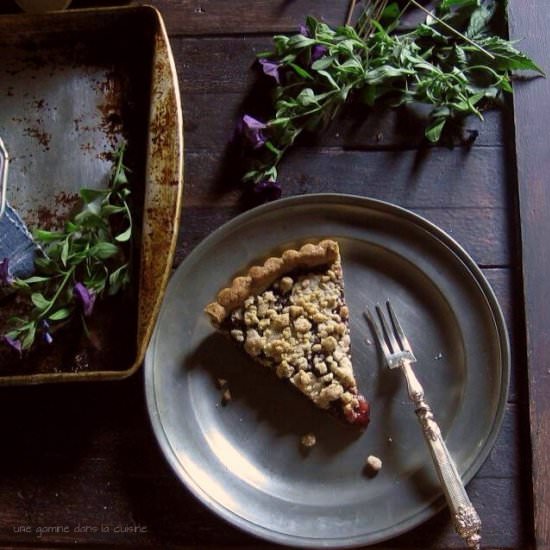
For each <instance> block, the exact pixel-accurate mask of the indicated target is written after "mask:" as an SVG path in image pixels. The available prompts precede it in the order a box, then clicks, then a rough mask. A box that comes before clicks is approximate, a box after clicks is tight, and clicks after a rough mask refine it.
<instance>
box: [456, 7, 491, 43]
mask: <svg viewBox="0 0 550 550" xmlns="http://www.w3.org/2000/svg"><path fill="white" fill-rule="evenodd" d="M496 8H497V5H496V2H495V1H494V0H484V1H483V2H482V3H481V4H480V6H479V8H477V9H476V10H475V11H474V12H473V13H472V15H471V17H470V23H469V24H468V28H467V29H466V32H465V33H464V34H465V35H466V36H467V37H468V38H474V39H475V38H478V37H480V36H481V35H483V34H485V33H486V32H487V31H488V30H489V23H490V22H491V19H492V18H493V16H494V15H495V11H496Z"/></svg>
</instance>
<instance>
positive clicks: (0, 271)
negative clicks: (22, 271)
mask: <svg viewBox="0 0 550 550" xmlns="http://www.w3.org/2000/svg"><path fill="white" fill-rule="evenodd" d="M12 283H13V277H11V275H10V261H9V260H8V258H4V259H3V260H2V261H1V262H0V286H2V285H8V286H9V285H11V284H12Z"/></svg>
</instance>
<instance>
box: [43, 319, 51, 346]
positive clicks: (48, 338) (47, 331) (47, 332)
mask: <svg viewBox="0 0 550 550" xmlns="http://www.w3.org/2000/svg"><path fill="white" fill-rule="evenodd" d="M41 328H42V339H43V340H44V342H46V344H51V343H52V342H53V336H52V335H51V334H50V323H48V321H46V319H42V322H41Z"/></svg>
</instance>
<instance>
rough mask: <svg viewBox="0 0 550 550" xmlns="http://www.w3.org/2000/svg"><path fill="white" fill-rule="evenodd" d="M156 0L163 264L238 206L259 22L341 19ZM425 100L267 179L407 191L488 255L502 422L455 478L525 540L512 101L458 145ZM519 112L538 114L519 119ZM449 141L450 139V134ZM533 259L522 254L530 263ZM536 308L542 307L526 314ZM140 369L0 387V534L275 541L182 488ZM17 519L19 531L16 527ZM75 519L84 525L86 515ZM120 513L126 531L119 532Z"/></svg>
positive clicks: (114, 541) (527, 192) (44, 540)
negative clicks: (168, 210)
mask: <svg viewBox="0 0 550 550" xmlns="http://www.w3.org/2000/svg"><path fill="white" fill-rule="evenodd" d="M534 1H535V3H536V4H537V6H538V8H539V10H538V13H537V15H536V18H537V19H535V16H531V15H530V13H529V11H530V9H531V8H529V9H528V7H527V5H526V4H524V3H523V2H521V0H512V1H511V10H512V12H513V13H512V15H513V17H512V23H513V25H514V27H513V31H514V33H515V36H518V37H524V36H529V35H534V36H537V37H538V36H546V35H547V34H548V31H547V30H546V29H550V24H549V23H550V21H549V20H548V19H549V18H550V16H549V15H548V12H547V10H543V9H542V8H544V7H545V4H544V2H543V0H534ZM77 2H80V5H89V4H90V3H91V1H90V0H75V3H77ZM103 3H108V2H103ZM152 3H153V4H154V5H155V6H157V7H158V8H159V9H160V10H161V12H162V13H163V15H164V18H165V21H166V23H167V25H168V28H169V30H170V32H171V42H172V47H173V51H174V55H175V61H176V66H177V69H178V73H179V79H180V85H181V90H182V100H183V108H184V116H185V121H186V130H185V138H186V159H185V160H186V172H185V174H186V176H185V177H186V186H185V193H184V208H183V212H182V215H183V217H182V227H181V232H180V237H179V242H178V252H177V258H176V265H177V264H179V263H180V262H181V261H183V260H184V258H185V257H186V256H187V254H188V253H189V252H190V251H191V250H192V249H193V248H194V247H195V246H196V245H197V244H198V242H200V241H201V240H202V239H203V238H204V237H206V236H207V235H208V234H209V233H210V232H211V231H213V230H214V229H216V228H217V227H219V226H220V225H221V224H222V223H224V222H225V221H227V220H229V219H231V218H232V217H234V216H235V215H237V214H238V213H240V212H242V211H244V210H245V209H247V208H248V207H249V206H250V203H248V202H246V200H243V195H242V187H240V185H239V184H238V180H237V177H236V174H237V171H236V169H235V168H236V161H235V157H234V156H233V154H234V151H233V150H232V149H231V148H230V147H228V143H229V142H230V140H231V137H232V134H233V128H234V124H235V121H236V120H237V118H238V117H239V115H240V114H241V113H242V112H243V111H246V110H250V112H251V113H252V114H255V115H257V116H264V115H267V113H265V111H263V110H262V109H263V107H262V105H263V104H265V97H266V94H268V93H269V85H268V82H267V81H266V80H263V81H262V80H259V79H258V76H259V75H258V73H257V71H256V70H255V69H254V68H253V66H252V65H253V62H254V58H255V54H256V53H257V52H259V51H261V50H264V49H267V48H269V47H270V45H271V38H270V35H271V34H272V33H274V32H294V31H295V30H296V29H297V27H298V25H299V24H300V23H301V22H303V19H304V15H305V14H306V13H313V14H317V15H322V16H323V17H324V18H325V19H326V20H327V21H329V22H335V23H338V22H341V21H342V20H343V18H344V16H345V12H346V9H347V2H334V1H331V0H300V1H299V2H298V1H296V0H252V1H250V0H247V1H246V2H244V1H243V0H231V1H227V0H155V1H154V2H152ZM541 14H543V16H542V17H541ZM523 46H526V47H529V48H532V53H534V54H536V56H537V59H538V60H539V61H542V60H543V59H545V57H544V52H545V51H546V50H547V47H546V46H545V42H544V41H542V40H540V39H539V38H535V39H531V40H527V41H524V42H523V43H522V47H523ZM541 85H542V84H541V83H536V89H534V91H532V90H533V85H532V84H529V85H527V86H525V87H523V88H521V89H518V92H517V93H518V95H517V98H516V99H517V101H516V105H515V109H516V113H517V122H516V123H517V125H518V135H519V136H520V137H521V139H519V140H518V144H523V145H522V147H518V158H519V159H520V190H521V189H523V191H522V192H523V193H524V195H523V196H520V198H522V203H521V205H522V217H523V216H527V219H528V220H530V221H529V223H530V225H528V227H527V229H526V233H524V235H523V240H524V244H523V246H524V257H525V259H526V261H528V262H531V263H530V264H529V265H532V266H533V267H534V268H537V269H539V271H538V272H537V273H531V272H530V271H529V273H530V277H531V278H530V279H529V285H528V287H527V296H528V303H527V307H528V311H531V313H530V316H528V318H529V319H530V324H529V325H528V328H529V330H530V331H531V332H530V335H531V334H532V336H531V338H533V340H532V341H531V343H530V346H531V347H530V356H529V357H530V360H531V365H532V364H533V361H534V360H536V364H537V365H539V366H538V370H535V371H532V372H534V373H535V374H534V375H532V384H534V385H538V386H540V387H539V388H537V387H535V388H534V389H533V392H532V395H534V396H535V397H536V399H537V401H536V402H535V403H534V404H533V405H532V418H533V434H534V435H533V441H534V444H535V447H534V448H535V450H536V452H537V453H538V454H536V455H535V459H536V460H535V486H536V487H538V488H539V493H538V497H537V506H538V508H537V533H538V534H539V542H540V548H544V547H545V546H544V544H546V542H547V539H544V536H545V533H546V532H547V529H548V525H547V523H548V521H549V520H547V519H546V518H547V517H548V516H549V515H550V514H548V512H547V509H546V508H545V506H546V505H545V501H544V500H541V499H546V501H547V500H548V497H549V496H550V490H549V489H548V485H547V483H548V479H549V475H548V473H547V472H546V471H545V470H544V469H545V468H546V466H545V465H544V460H543V458H544V456H545V453H546V455H547V454H548V451H549V450H550V449H548V444H547V443H546V442H545V440H544V438H545V437H548V435H550V434H549V431H548V425H549V423H548V422H547V419H548V415H550V412H549V411H550V405H547V404H548V403H549V400H548V398H547V397H545V396H547V395H550V389H549V388H548V387H547V383H548V377H547V374H546V369H545V368H544V367H543V366H542V365H543V362H542V361H543V358H544V357H545V356H547V355H545V354H547V353H548V351H550V350H548V349H547V347H548V344H543V342H544V340H543V339H546V340H545V341H546V342H548V341H550V339H549V338H548V336H549V335H548V334H547V331H548V329H547V328H546V327H548V326H549V325H550V323H548V321H549V319H548V318H547V316H548V315H549V314H548V313H547V312H544V311H543V308H544V306H545V303H546V301H545V300H544V299H541V296H543V297H545V296H547V295H550V292H548V291H547V290H545V288H546V287H545V284H544V283H545V282H544V281H543V280H542V281H541V279H543V277H544V273H545V272H544V269H541V267H544V266H545V265H547V264H546V263H545V262H547V256H548V252H547V251H546V248H545V236H546V235H547V234H549V231H548V230H549V229H550V228H548V227H547V224H548V221H546V220H545V219H544V217H545V215H547V212H548V205H549V204H550V202H548V200H549V197H548V191H547V190H546V187H545V182H546V176H545V174H548V173H550V171H549V169H550V166H547V164H548V162H550V161H547V160H545V161H544V162H543V160H541V159H550V155H549V154H548V151H547V148H548V147H549V145H548V143H550V140H546V139H540V137H541V136H544V130H545V129H546V128H548V127H550V120H549V119H548V117H549V116H550V115H548V113H547V112H546V111H544V114H543V115H541V114H540V110H538V111H537V110H535V109H534V108H533V106H534V105H544V104H546V103H547V99H546V98H547V97H548V95H547V94H548V92H547V91H544V92H543V91H540V89H539V86H541ZM546 85H547V84H544V86H546ZM537 90H539V91H537ZM544 90H546V88H544ZM533 94H534V95H533ZM538 94H541V95H538ZM545 94H546V95H545ZM423 116H424V115H423V113H422V109H420V110H410V111H403V112H399V113H391V112H390V113H382V112H370V113H361V112H358V111H352V112H345V113H343V114H342V116H341V118H340V119H339V121H338V123H337V125H334V126H333V127H331V128H329V129H328V130H327V131H326V132H325V133H324V134H323V135H321V136H319V137H312V136H306V137H305V138H303V139H300V140H299V143H298V145H297V147H296V148H295V149H294V152H292V153H291V154H290V155H289V156H288V159H286V160H285V162H284V164H283V165H282V166H281V182H282V183H283V185H284V193H285V195H286V196H290V195H295V194H299V193H311V192H322V191H325V192H327V191H330V192H334V191H337V192H345V193H354V194H359V195H364V196H371V197H374V198H378V199H382V200H386V201H390V202H395V203H397V204H400V205H402V206H405V207H407V208H411V209H412V210H413V211H415V212H417V213H419V214H421V215H423V216H425V217H427V218H428V219H430V220H431V221H433V222H434V223H436V224H438V225H440V226H441V227H442V228H443V229H445V230H447V231H448V232H449V233H450V234H451V235H453V236H454V237H455V238H456V239H457V240H458V241H459V243H460V244H462V245H463V246H464V247H465V248H466V250H467V251H468V252H470V253H471V254H472V255H473V256H474V258H475V259H476V261H477V262H479V264H480V265H482V266H485V269H484V273H485V275H486V277H487V278H488V280H489V282H490V284H491V285H492V287H493V289H494V291H495V293H496V295H497V298H498V300H499V303H500V304H501V306H502V308H503V312H504V315H505V318H506V323H507V326H508V329H509V332H510V337H511V342H512V354H513V358H512V381H511V387H510V394H509V401H508V405H507V408H506V413H505V417H504V425H503V429H502V431H501V433H500V435H499V437H498V440H497V443H496V445H495V447H494V449H493V450H492V452H491V454H490V456H489V458H488V460H487V462H486V463H485V464H484V465H483V467H482V468H481V470H480V472H479V473H478V475H477V476H476V477H475V478H474V480H473V481H472V482H471V483H470V485H469V492H470V495H471V497H472V500H473V502H474V504H475V505H476V507H477V508H478V510H479V511H480V514H481V517H482V520H483V524H484V530H483V536H484V548H498V549H521V550H523V549H527V548H528V547H529V544H530V541H531V536H532V526H531V517H530V514H531V509H530V506H529V501H530V484H529V475H530V457H529V455H528V453H526V452H525V449H526V448H527V447H528V444H529V429H528V428H529V426H528V422H527V417H526V414H525V413H526V393H525V391H524V382H523V381H524V368H525V359H524V356H523V354H522V351H523V342H524V340H525V334H524V332H523V325H522V317H521V315H518V310H519V309H520V306H521V293H520V292H518V290H517V289H518V288H520V287H521V273H520V269H519V268H520V264H519V257H518V255H517V253H516V243H517V240H518V238H519V233H518V229H517V225H516V221H517V220H516V210H515V205H514V193H515V185H516V180H515V177H513V175H514V173H515V172H514V163H513V161H514V158H513V155H511V154H510V147H511V145H512V142H513V127H512V125H511V120H510V112H509V111H504V112H503V113H502V112H499V111H494V112H490V113H488V114H487V117H486V122H485V123H483V124H480V123H479V122H477V121H475V120H472V121H468V123H467V125H466V128H467V129H476V130H479V131H480V135H479V137H478V139H477V140H476V142H475V144H474V146H473V147H471V148H468V147H465V146H460V145H459V146H455V148H454V149H449V148H446V147H429V148H427V147H425V143H424V142H423V138H422V131H423V126H422V122H423V118H422V117H423ZM530 128H538V130H536V131H534V132H531V133H530ZM519 132H521V134H520V133H519ZM453 143H454V144H455V145H458V144H459V140H455V141H454V142H453ZM529 150H532V151H533V153H532V154H529V153H528V151H529ZM522 155H523V157H522ZM542 155H545V156H542ZM522 159H523V160H522ZM522 163H523V164H522ZM530 164H534V165H536V167H535V168H533V167H532V166H530ZM539 228H540V233H539ZM530 247H531V248H530ZM526 248H527V249H528V250H527V252H526V250H525V249H526ZM530 269H531V268H530V267H529V268H528V264H527V263H526V264H525V270H526V271H525V276H526V277H527V276H528V275H529V273H528V272H527V270H530ZM537 289H538V290H537ZM541 292H542V294H541ZM529 300H530V301H529ZM530 308H531V309H530ZM533 312H534V313H533ZM541 321H542V322H544V323H546V324H545V325H539V322H541ZM537 327H538V328H537ZM540 327H543V328H540ZM0 360H1V359H0ZM546 368H547V367H546ZM142 376H143V375H142V373H141V372H140V373H138V374H137V375H136V376H135V377H133V378H132V379H129V380H125V381H122V382H119V383H116V384H86V385H71V386H49V387H37V388H34V387H29V388H5V389H3V390H2V391H0V393H1V394H2V395H1V399H0V415H1V417H2V418H4V419H6V421H4V422H2V423H0V437H2V441H4V445H3V446H2V452H1V453H0V546H1V547H12V546H16V547H19V548H23V547H29V548H31V547H33V548H36V547H52V548H59V547H68V546H75V545H80V546H82V547H83V548H90V547H99V546H102V547H107V548H117V547H128V548H155V549H156V548H185V549H189V550H191V549H193V550H197V549H203V548H211V549H232V550H236V549H245V548H258V549H268V548H269V549H275V548H280V547H279V546H273V545H269V544H267V543H263V542H261V541H257V540H256V539H253V538H252V537H250V536H248V535H246V534H245V533H243V532H241V531H238V530H237V529H234V528H233V527H231V526H230V525H228V524H227V523H225V522H223V521H222V520H220V519H219V518H218V517H217V516H215V515H214V514H212V513H211V512H210V511H209V510H207V509H206V508H205V507H204V506H203V505H202V504H200V503H199V502H198V501H196V500H195V499H194V498H193V497H192V496H191V495H190V493H188V492H187V491H186V489H185V488H184V487H183V486H182V484H181V483H180V482H179V481H178V479H177V478H176V477H175V475H174V474H173V473H172V471H171V470H170V468H169V467H168V465H167V464H166V462H165V460H164V458H163V456H162V454H161V452H160V450H159V449H158V447H157V444H156V441H155V438H154V436H153V434H152V431H151V429H150V427H149V420H148V417H147V411H146V407H145V400H144V395H143V378H142ZM545 384H546V385H545ZM545 422H546V423H545ZM537 483H538V484H537ZM545 484H546V485H545ZM543 512H544V513H547V516H546V518H545V517H544V515H543ZM79 525H80V526H81V527H82V528H83V529H81V530H80V531H78V530H77V529H76V528H77V527H78V526H79ZM102 526H103V527H104V528H105V530H102ZM22 527H28V528H29V529H30V531H29V532H24V531H21V530H20V531H19V532H17V529H18V528H22ZM40 527H43V528H47V527H50V532H44V533H42V534H40V533H38V532H37V529H38V528H40ZM55 527H61V528H64V527H67V529H68V530H67V532H54V531H52V530H51V529H53V528H55ZM85 527H88V528H89V529H92V530H93V529H94V528H96V529H97V531H96V532H90V531H88V532H85V530H84V528H85ZM117 527H118V528H119V531H118V532H117V531H116V529H117ZM132 527H134V528H135V529H136V531H137V532H136V531H134V532H131V528H132ZM123 529H126V532H122V530H123ZM129 529H130V531H129ZM140 529H141V531H140ZM545 541H546V542H545ZM461 547H462V546H461V542H460V540H459V539H458V537H456V535H455V534H454V533H453V531H452V528H451V525H450V522H449V517H448V513H447V512H446V511H445V510H444V511H442V512H440V513H439V514H437V515H436V516H435V517H434V518H432V519H431V520H430V521H428V522H426V523H425V524H424V525H421V526H419V527H418V528H416V529H414V530H413V531H411V532H409V533H406V534H403V535H402V536H401V537H398V538H397V539H394V540H392V541H388V542H387V543H384V544H381V545H378V546H376V547H375V548H378V549H384V550H390V549H394V550H397V549H408V550H413V549H414V550H421V549H422V550H425V549H433V550H435V549H437V550H445V549H451V548H452V549H455V548H461Z"/></svg>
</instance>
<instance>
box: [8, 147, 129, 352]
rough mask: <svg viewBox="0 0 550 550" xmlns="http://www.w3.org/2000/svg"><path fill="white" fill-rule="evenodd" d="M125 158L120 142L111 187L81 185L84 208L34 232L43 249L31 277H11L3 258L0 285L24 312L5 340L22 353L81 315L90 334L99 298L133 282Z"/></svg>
mask: <svg viewBox="0 0 550 550" xmlns="http://www.w3.org/2000/svg"><path fill="white" fill-rule="evenodd" d="M123 158H124V147H123V146H121V147H120V148H119V149H118V150H117V151H116V153H115V155H114V166H113V172H112V176H111V181H110V185H109V187H108V188H106V189H81V190H80V198H81V200H82V209H81V210H80V212H78V214H76V215H75V216H74V217H72V218H71V219H70V220H69V221H67V222H66V224H65V227H64V228H63V229H62V230H60V231H47V230H44V229H36V230H35V231H34V232H33V237H34V240H35V242H36V244H37V245H38V251H37V257H36V259H35V273H34V274H33V275H32V276H31V277H28V278H26V279H20V278H12V277H11V276H10V269H9V262H8V260H7V259H2V258H0V287H3V290H4V291H5V290H6V289H7V290H8V291H9V292H10V293H11V295H12V298H13V297H14V294H15V298H16V300H17V303H18V305H17V309H18V310H20V311H21V313H19V314H17V315H15V316H14V317H12V318H10V319H9V320H8V328H7V330H6V332H5V333H4V334H0V340H1V341H2V343H3V344H4V345H5V346H7V347H9V348H11V349H12V350H13V351H14V352H17V353H18V354H19V355H20V356H22V355H23V353H24V352H25V351H27V350H29V349H31V348H32V347H33V345H34V343H35V342H36V341H37V339H40V340H42V341H44V342H46V343H48V344H49V343H52V341H53V338H54V336H53V334H54V333H55V330H56V329H57V328H59V327H60V326H62V325H64V324H67V323H68V322H70V321H72V320H80V322H81V323H82V326H83V329H84V332H85V333H86V334H88V327H87V322H86V319H87V318H88V317H90V316H91V315H92V313H93V310H94V305H95V303H96V300H98V299H101V298H102V297H104V296H106V295H115V294H117V293H118V292H119V291H120V290H121V289H123V288H125V287H126V285H127V284H128V282H129V262H128V254H127V250H126V249H125V248H126V244H127V243H128V242H129V241H130V239H131V237H132V214H131V211H130V207H129V204H128V200H129V195H130V189H129V186H128V178H127V175H126V171H127V169H126V167H125V166H124V162H123ZM0 290H2V289H0Z"/></svg>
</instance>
